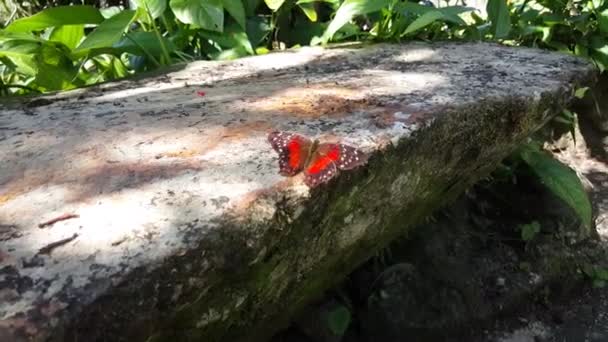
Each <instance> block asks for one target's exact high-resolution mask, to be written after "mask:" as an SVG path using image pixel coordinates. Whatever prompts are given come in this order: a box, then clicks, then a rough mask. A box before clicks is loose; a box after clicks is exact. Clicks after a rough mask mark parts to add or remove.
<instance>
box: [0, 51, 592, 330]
mask: <svg viewBox="0 0 608 342" xmlns="http://www.w3.org/2000/svg"><path fill="white" fill-rule="evenodd" d="M592 78H593V67H592V66H591V65H590V64H588V63H586V62H584V61H581V60H579V59H575V58H573V57H570V56H566V55H561V54H553V53H547V52H544V51H537V50H532V49H521V48H517V49H514V48H507V47H501V46H497V45H489V44H444V45H425V44H408V45H377V46H372V47H364V48H351V49H331V50H321V49H303V50H301V51H299V52H288V53H279V54H271V55H267V56H260V57H255V58H248V59H242V60H239V61H234V62H198V63H192V64H189V65H187V66H185V67H183V68H182V69H180V70H174V71H172V72H168V73H166V74H164V75H161V76H157V77H152V78H144V79H139V80H132V81H125V82H118V83H113V84H108V85H103V86H99V87H93V88H90V89H86V90H80V91H76V92H71V93H67V94H63V95H58V96H51V97H43V98H38V99H35V100H31V101H29V102H28V103H23V104H19V103H7V104H6V105H4V108H2V111H1V112H0V158H1V159H2V161H3V162H2V165H1V166H0V298H1V299H0V341H5V340H6V341H44V340H50V341H102V340H104V341H143V340H146V339H147V340H148V341H162V340H165V339H168V338H172V339H176V340H184V341H202V340H204V341H219V340H224V341H235V340H260V339H263V338H265V337H267V336H268V335H269V334H271V333H272V332H273V331H275V330H276V329H278V328H280V327H281V326H283V325H284V324H286V323H287V322H288V319H289V317H290V315H291V314H292V313H294V312H295V311H297V310H298V309H299V308H301V307H302V306H303V305H304V304H305V303H307V302H308V301H309V300H310V299H312V298H314V297H315V296H318V295H319V293H320V292H321V291H322V290H324V289H326V288H328V287H329V286H331V285H332V284H334V283H336V282H338V281H340V280H341V278H342V277H343V276H345V275H346V274H348V272H349V271H350V270H352V269H353V268H354V267H356V266H357V265H358V264H359V263H361V262H362V261H364V260H365V259H366V258H368V257H370V256H371V255H372V254H373V253H374V252H375V251H376V250H378V249H379V248H382V247H383V246H385V245H386V244H387V243H388V242H389V241H391V240H392V239H393V238H394V237H396V236H398V235H401V234H404V233H406V230H407V228H408V227H411V226H412V225H413V224H414V223H416V222H418V221H419V220H420V219H421V218H423V217H425V216H426V215H428V214H430V213H431V212H432V211H433V210H435V209H437V208H438V207H440V206H441V205H442V204H443V203H445V202H447V201H450V200H451V199H453V198H454V197H456V196H457V195H458V194H459V193H461V192H462V190H463V189H465V188H466V187H467V186H468V185H469V184H471V183H472V182H473V181H475V180H476V179H477V178H478V177H479V176H480V175H483V174H485V173H486V172H487V171H488V170H490V169H492V167H493V166H494V165H495V164H496V163H497V162H498V161H500V160H501V159H502V158H503V157H504V156H505V155H506V154H508V153H509V152H510V151H511V150H512V149H513V148H514V146H515V145H516V144H518V143H520V142H521V141H523V140H524V139H525V138H526V137H527V136H528V135H529V134H530V133H531V132H533V131H534V130H536V129H537V128H538V127H540V126H541V125H542V124H543V123H544V122H546V121H547V120H549V119H550V118H551V117H552V116H553V115H554V114H555V113H557V112H558V111H559V110H560V108H561V107H562V106H563V105H564V104H565V103H566V102H568V101H569V100H570V99H571V98H572V94H573V89H574V87H575V86H577V85H580V84H583V83H586V82H588V81H590V80H591V79H592ZM201 91H202V92H204V94H203V93H200V92H201ZM274 129H279V130H290V131H296V132H299V133H302V134H306V135H309V136H313V137H316V138H319V139H320V140H322V141H337V140H340V141H344V142H347V143H349V144H351V145H354V146H357V147H359V148H360V149H362V150H363V151H365V152H366V153H368V154H369V155H370V160H369V163H368V165H366V166H365V167H363V168H359V169H357V170H355V171H349V172H344V173H342V174H341V175H340V177H338V179H336V180H335V181H332V182H330V183H329V184H326V185H323V186H320V187H319V188H316V189H313V190H310V189H309V188H308V187H306V186H305V185H304V184H303V182H302V176H301V175H300V176H296V177H293V178H284V177H282V176H280V175H279V174H278V165H277V155H276V153H275V152H274V151H273V150H272V149H271V147H270V145H269V144H268V143H267V141H266V136H267V134H268V132H269V131H271V130H274ZM65 214H75V215H78V217H73V218H71V219H68V220H63V221H59V222H56V223H55V224H53V225H49V226H46V227H43V228H39V226H38V225H39V224H40V223H42V222H45V221H48V220H52V219H53V218H57V217H60V216H61V215H65Z"/></svg>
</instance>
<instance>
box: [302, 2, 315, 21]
mask: <svg viewBox="0 0 608 342" xmlns="http://www.w3.org/2000/svg"><path fill="white" fill-rule="evenodd" d="M298 7H300V9H301V10H302V12H304V14H306V16H307V17H308V19H309V20H310V21H312V22H316V21H317V10H316V9H315V6H314V5H313V4H312V3H302V4H298Z"/></svg>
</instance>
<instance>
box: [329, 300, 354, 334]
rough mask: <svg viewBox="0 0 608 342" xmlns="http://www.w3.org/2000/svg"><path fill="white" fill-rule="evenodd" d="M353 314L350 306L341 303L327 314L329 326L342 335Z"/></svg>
mask: <svg viewBox="0 0 608 342" xmlns="http://www.w3.org/2000/svg"><path fill="white" fill-rule="evenodd" d="M350 320H351V315H350V311H349V310H348V308H346V307H345V306H344V305H339V306H337V307H336V308H334V309H333V310H332V311H330V312H329V313H328V315H327V326H328V327H329V330H331V332H332V333H333V334H334V335H336V336H342V335H344V333H345V332H346V329H348V326H349V325H350Z"/></svg>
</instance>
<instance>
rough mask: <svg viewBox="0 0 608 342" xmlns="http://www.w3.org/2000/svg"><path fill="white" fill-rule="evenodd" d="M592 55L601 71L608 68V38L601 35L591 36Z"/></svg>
mask: <svg viewBox="0 0 608 342" xmlns="http://www.w3.org/2000/svg"><path fill="white" fill-rule="evenodd" d="M590 40H591V44H590V47H591V57H592V58H593V61H594V62H595V63H596V64H597V66H598V67H599V69H600V71H601V72H603V71H604V70H607V69H608V40H607V39H605V38H604V37H602V36H600V35H595V36H592V37H591V39H590Z"/></svg>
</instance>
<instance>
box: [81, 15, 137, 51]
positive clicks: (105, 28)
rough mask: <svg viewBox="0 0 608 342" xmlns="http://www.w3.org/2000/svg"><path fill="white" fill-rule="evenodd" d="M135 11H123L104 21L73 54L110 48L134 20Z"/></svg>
mask: <svg viewBox="0 0 608 342" xmlns="http://www.w3.org/2000/svg"><path fill="white" fill-rule="evenodd" d="M136 13H137V12H136V11H131V10H125V11H122V12H120V13H118V14H117V15H115V16H113V17H111V18H110V19H106V20H104V22H102V23H101V24H99V26H97V28H96V29H95V31H93V32H91V33H90V34H89V35H88V36H87V37H86V38H85V40H83V41H82V43H80V45H78V48H77V49H76V51H75V52H77V53H83V52H85V51H86V50H90V49H96V48H103V47H111V46H112V45H113V44H114V43H116V42H117V41H118V40H120V38H121V37H122V34H123V33H124V32H125V30H126V29H127V28H128V27H129V25H130V24H131V21H133V19H134V18H135V14H136Z"/></svg>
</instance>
